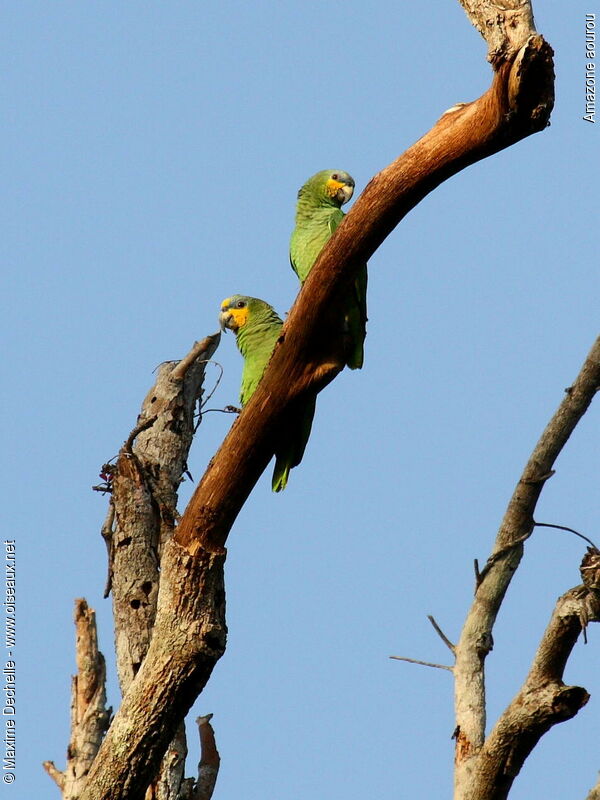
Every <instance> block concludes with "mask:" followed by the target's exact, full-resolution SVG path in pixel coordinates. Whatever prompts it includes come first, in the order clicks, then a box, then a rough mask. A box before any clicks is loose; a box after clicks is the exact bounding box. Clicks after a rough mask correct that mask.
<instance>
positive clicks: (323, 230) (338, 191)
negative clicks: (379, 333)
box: [290, 169, 367, 369]
mask: <svg viewBox="0 0 600 800" xmlns="http://www.w3.org/2000/svg"><path fill="white" fill-rule="evenodd" d="M353 192H354V179H353V178H352V177H351V176H350V175H348V173H347V172H344V171H343V170H340V169H325V170H322V171H321V172H317V174H316V175H313V176H312V178H309V179H308V180H307V181H306V183H305V184H304V186H303V187H302V188H301V189H300V191H299V192H298V204H297V206H296V227H295V228H294V230H293V231H292V238H291V240H290V262H291V264H292V269H293V270H294V272H295V273H296V275H297V276H298V277H299V278H300V283H304V281H305V280H306V279H307V278H308V274H309V272H310V271H311V269H312V268H313V264H314V263H315V261H316V260H317V257H318V256H319V253H320V252H321V250H322V249H323V247H325V244H326V243H327V242H328V241H329V239H330V238H331V236H332V235H333V233H334V231H335V230H336V228H337V227H338V225H339V224H340V222H341V221H342V220H343V219H344V216H345V214H344V212H343V211H342V208H341V207H342V206H343V205H344V203H347V202H348V200H350V198H351V197H352V194H353ZM342 307H343V312H344V323H343V327H344V333H345V337H346V348H345V349H346V364H347V366H349V367H350V369H360V368H361V367H362V365H363V360H364V352H363V348H364V341H365V336H366V333H367V331H366V323H367V265H366V264H365V265H364V267H362V268H361V269H360V271H359V273H358V275H357V276H356V279H355V281H354V284H353V286H352V287H351V288H350V289H349V290H347V291H346V292H345V294H344V296H343V299H342Z"/></svg>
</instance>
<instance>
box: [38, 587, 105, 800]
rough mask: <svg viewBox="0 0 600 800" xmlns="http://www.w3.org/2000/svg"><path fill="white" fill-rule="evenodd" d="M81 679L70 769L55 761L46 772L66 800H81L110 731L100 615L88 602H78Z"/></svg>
mask: <svg viewBox="0 0 600 800" xmlns="http://www.w3.org/2000/svg"><path fill="white" fill-rule="evenodd" d="M75 630H76V657H77V675H76V676H74V677H73V680H72V682H71V738H70V741H69V747H68V749H67V766H66V769H65V771H64V772H60V771H59V770H58V769H57V768H56V767H55V766H54V763H53V762H52V761H45V762H44V765H43V766H44V769H45V770H46V772H47V773H48V775H50V777H51V778H52V780H53V781H54V782H55V783H56V784H57V786H58V788H59V789H60V790H61V793H62V796H63V799H64V800H79V795H80V793H81V791H82V789H83V786H84V785H85V783H86V781H87V775H88V772H89V769H90V766H91V764H92V762H93V760H94V758H95V757H96V753H97V752H98V749H99V747H100V743H101V742H102V737H103V736H104V732H105V731H106V729H107V728H108V721H109V717H110V709H107V708H106V692H105V681H106V665H105V662H104V656H103V655H102V653H101V652H100V651H99V650H98V636H97V632H96V615H95V613H94V611H93V609H91V608H89V606H88V604H87V603H86V601H85V600H83V599H80V600H76V601H75Z"/></svg>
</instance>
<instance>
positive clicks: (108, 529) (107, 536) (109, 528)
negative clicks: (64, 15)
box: [100, 497, 115, 599]
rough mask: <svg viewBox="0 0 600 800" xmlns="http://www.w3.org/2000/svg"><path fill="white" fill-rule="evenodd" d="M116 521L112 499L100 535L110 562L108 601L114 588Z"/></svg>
mask: <svg viewBox="0 0 600 800" xmlns="http://www.w3.org/2000/svg"><path fill="white" fill-rule="evenodd" d="M114 521H115V504H114V502H113V499H112V497H111V498H110V501H109V503H108V512H107V514H106V519H105V520H104V523H103V525H102V527H101V528H100V533H101V534H102V538H103V539H104V544H105V545H106V557H107V562H108V565H107V566H108V572H107V575H106V586H105V587H104V594H103V597H104V599H106V598H107V597H108V595H109V594H110V590H111V588H112V578H113V534H114V529H113V524H114Z"/></svg>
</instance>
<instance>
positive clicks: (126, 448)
mask: <svg viewBox="0 0 600 800" xmlns="http://www.w3.org/2000/svg"><path fill="white" fill-rule="evenodd" d="M157 419H158V416H157V415H156V414H155V415H154V416H153V417H150V419H147V420H146V421H145V422H142V423H140V424H139V425H136V426H135V428H134V429H133V430H132V431H131V433H130V434H129V436H128V437H127V439H126V441H125V444H124V445H123V451H124V452H125V453H127V454H128V455H133V451H132V448H133V443H134V441H135V440H136V438H137V437H138V436H139V435H140V433H141V432H142V431H145V430H148V428H151V427H152V426H153V425H154V423H155V422H156V420H157Z"/></svg>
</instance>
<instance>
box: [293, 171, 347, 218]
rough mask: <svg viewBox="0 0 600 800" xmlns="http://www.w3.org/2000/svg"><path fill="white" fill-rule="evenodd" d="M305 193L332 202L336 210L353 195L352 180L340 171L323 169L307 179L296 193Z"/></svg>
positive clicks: (300, 195)
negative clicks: (336, 207)
mask: <svg viewBox="0 0 600 800" xmlns="http://www.w3.org/2000/svg"><path fill="white" fill-rule="evenodd" d="M305 192H307V193H309V194H313V195H317V196H318V197H319V199H321V200H325V201H327V202H333V203H334V204H335V205H336V206H338V208H339V207H340V206H343V205H344V203H347V202H348V200H350V198H351V197H352V195H353V193H354V178H353V177H352V176H351V175H348V173H347V172H344V170H342V169H324V170H321V172H317V174H316V175H313V176H312V178H309V179H308V180H307V181H306V183H305V184H304V186H303V187H302V188H301V189H300V191H299V192H298V197H302V195H303V194H304V193H305Z"/></svg>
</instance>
